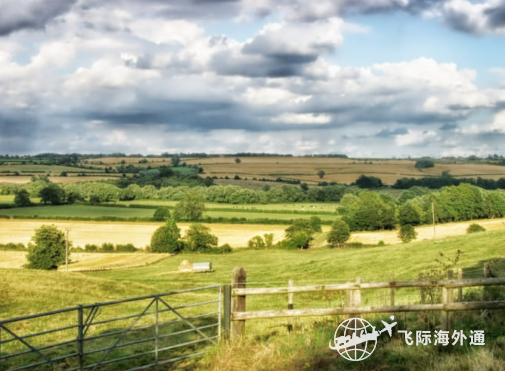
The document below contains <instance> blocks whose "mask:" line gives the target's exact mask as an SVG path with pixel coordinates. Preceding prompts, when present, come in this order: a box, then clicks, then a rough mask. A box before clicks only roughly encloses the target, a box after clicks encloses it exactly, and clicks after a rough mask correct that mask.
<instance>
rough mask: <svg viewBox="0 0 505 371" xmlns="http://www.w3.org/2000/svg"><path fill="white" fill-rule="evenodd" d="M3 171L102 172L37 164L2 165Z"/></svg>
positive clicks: (0, 168) (0, 169)
mask: <svg viewBox="0 0 505 371" xmlns="http://www.w3.org/2000/svg"><path fill="white" fill-rule="evenodd" d="M2 171H10V172H12V173H13V172H15V171H18V172H20V173H21V172H28V173H30V172H35V173H38V172H44V173H61V172H62V171H67V172H79V173H96V172H100V170H94V169H82V168H79V167H72V166H60V165H35V164H26V165H22V164H16V165H10V164H7V165H0V172H2Z"/></svg>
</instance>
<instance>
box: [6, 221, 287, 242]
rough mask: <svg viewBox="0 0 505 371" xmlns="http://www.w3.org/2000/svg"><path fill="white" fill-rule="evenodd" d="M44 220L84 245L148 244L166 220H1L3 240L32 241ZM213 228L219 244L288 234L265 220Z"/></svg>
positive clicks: (275, 239)
mask: <svg viewBox="0 0 505 371" xmlns="http://www.w3.org/2000/svg"><path fill="white" fill-rule="evenodd" d="M43 224H54V225H56V226H57V227H58V228H59V229H61V230H62V231H63V230H65V228H70V232H69V238H70V240H71V241H72V244H73V245H74V246H81V247H84V245H86V244H97V245H101V244H102V243H104V242H111V243H114V244H126V243H132V244H133V245H135V246H136V247H140V248H144V247H145V246H146V245H149V243H150V241H151V236H152V234H153V233H154V231H155V230H156V228H158V227H159V226H161V225H162V223H136V222H131V223H128V222H124V223H119V222H81V221H54V220H46V221H45V220H19V219H18V220H6V219H1V220H0V243H8V242H15V243H19V242H21V243H24V244H27V243H28V242H30V239H31V237H32V236H33V234H34V230H35V229H37V228H39V227H40V226H41V225H43ZM178 226H179V228H180V229H181V234H184V232H185V231H186V229H188V226H189V223H180V224H178ZM208 226H209V227H210V229H211V232H212V233H213V234H215V235H216V236H217V237H218V238H219V244H220V245H221V244H225V243H228V244H230V246H232V247H245V246H247V241H249V240H250V239H251V238H252V237H254V236H256V235H263V234H265V233H273V234H274V242H276V241H278V240H280V239H282V238H283V237H284V229H286V227H287V226H283V225H280V226H278V225H261V224H249V225H241V224H208Z"/></svg>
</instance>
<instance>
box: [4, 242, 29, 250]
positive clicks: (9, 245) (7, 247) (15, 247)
mask: <svg viewBox="0 0 505 371" xmlns="http://www.w3.org/2000/svg"><path fill="white" fill-rule="evenodd" d="M0 250H15V251H23V250H26V247H25V245H23V244H22V243H13V242H8V243H5V244H0Z"/></svg>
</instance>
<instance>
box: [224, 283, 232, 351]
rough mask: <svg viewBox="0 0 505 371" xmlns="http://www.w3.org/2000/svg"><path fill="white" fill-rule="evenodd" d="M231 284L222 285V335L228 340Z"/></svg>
mask: <svg viewBox="0 0 505 371" xmlns="http://www.w3.org/2000/svg"><path fill="white" fill-rule="evenodd" d="M230 319H231V285H224V286H223V337H224V339H225V340H226V341H228V340H230Z"/></svg>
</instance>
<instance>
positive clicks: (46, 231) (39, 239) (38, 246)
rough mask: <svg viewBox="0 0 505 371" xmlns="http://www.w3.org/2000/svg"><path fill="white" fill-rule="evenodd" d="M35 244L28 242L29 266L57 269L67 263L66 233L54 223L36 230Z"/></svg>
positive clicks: (27, 257)
mask: <svg viewBox="0 0 505 371" xmlns="http://www.w3.org/2000/svg"><path fill="white" fill-rule="evenodd" d="M32 241H33V244H32V243H30V244H28V255H27V256H26V259H27V260H28V264H27V266H26V267H27V268H31V269H48V270H49V269H57V268H58V266H59V265H61V264H63V263H65V247H66V245H65V234H64V233H63V232H62V231H60V230H58V228H56V226H54V225H43V226H41V227H40V228H38V229H36V230H35V235H34V236H33V237H32Z"/></svg>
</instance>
